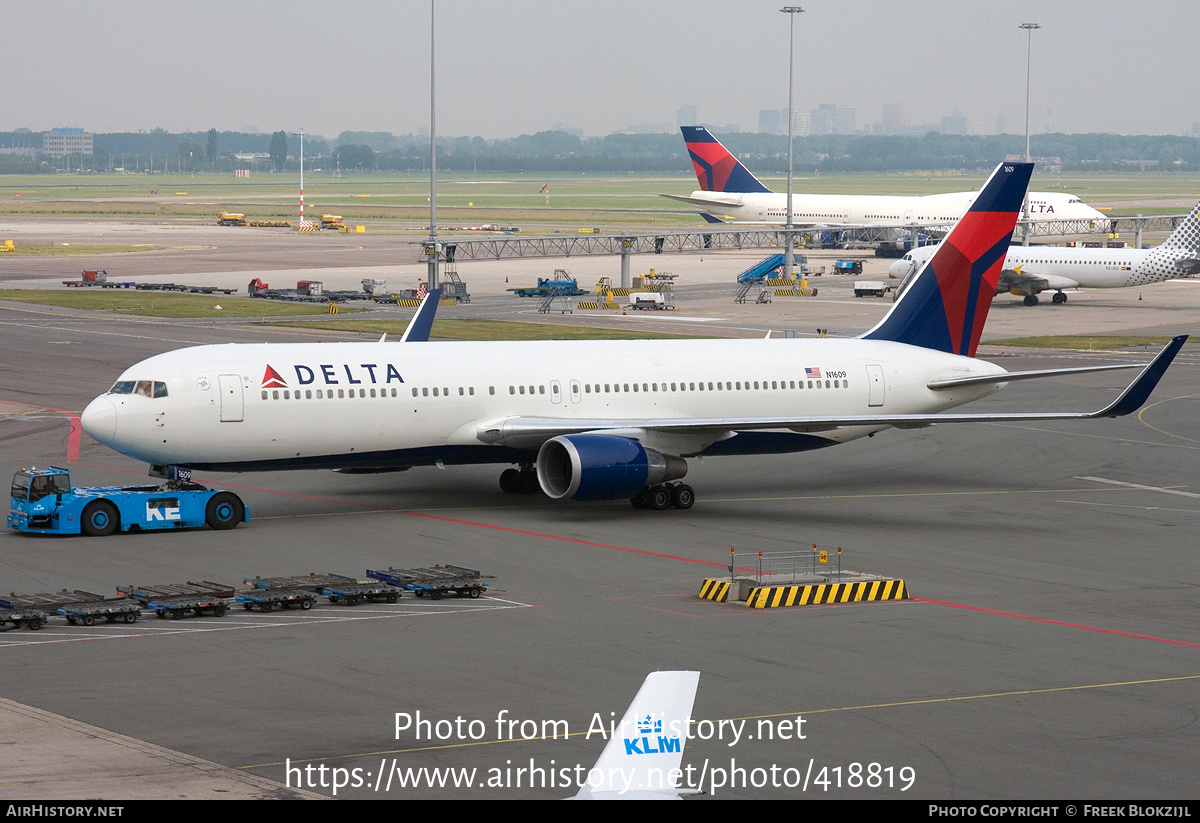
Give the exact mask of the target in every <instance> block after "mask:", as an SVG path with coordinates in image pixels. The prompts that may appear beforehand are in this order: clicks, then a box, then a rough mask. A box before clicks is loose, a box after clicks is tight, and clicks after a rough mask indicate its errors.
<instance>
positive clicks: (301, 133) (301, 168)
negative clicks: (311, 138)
mask: <svg viewBox="0 0 1200 823" xmlns="http://www.w3.org/2000/svg"><path fill="white" fill-rule="evenodd" d="M292 134H293V135H299V137H300V223H301V224H302V225H303V223H304V129H300V131H294V132H292Z"/></svg>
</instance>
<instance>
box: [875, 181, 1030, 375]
mask: <svg viewBox="0 0 1200 823" xmlns="http://www.w3.org/2000/svg"><path fill="white" fill-rule="evenodd" d="M1031 174H1033V164H1032V163H1001V164H1000V165H999V166H997V167H996V170H995V171H994V172H992V176H991V177H989V178H988V181H987V183H985V184H984V186H983V188H982V189H981V190H980V192H979V195H978V196H977V197H976V198H975V200H974V202H973V203H971V206H970V208H968V209H967V211H966V213H965V214H964V215H963V216H962V217H960V218H959V220H958V223H956V224H955V225H954V228H953V229H952V230H951V231H950V234H949V236H947V237H946V239H945V240H943V241H942V242H941V244H940V245H939V246H938V247H937V251H936V252H934V254H933V257H931V258H930V259H929V261H928V262H927V263H926V264H925V266H924V267H923V268H922V269H921V270H920V272H918V273H917V275H916V277H915V278H914V279H913V282H912V285H910V286H909V287H908V289H907V290H905V292H904V294H903V295H901V296H900V299H899V300H897V301H896V304H895V305H894V306H892V310H891V311H890V312H888V314H887V316H886V317H884V318H883V320H881V321H880V322H879V325H877V326H876V327H875V328H873V329H871V330H870V331H869V332H867V333H866V334H864V335H863V338H864V339H866V340H893V341H895V342H897V343H910V344H912V345H914V346H921V347H923V348H927V349H936V350H938V351H944V352H951V353H952V354H965V355H967V356H969V357H974V356H975V349H976V348H978V346H979V337H980V335H982V334H983V323H984V321H985V320H986V319H987V313H988V309H989V308H991V305H992V297H993V296H994V295H995V293H996V283H997V282H998V281H999V279H1000V271H1001V269H1003V268H1004V257H1005V255H1006V254H1007V252H1008V245H1009V242H1010V241H1011V239H1012V233H1013V228H1015V226H1016V223H1017V215H1018V214H1019V213H1020V211H1021V202H1022V201H1023V200H1024V199H1025V190H1026V189H1027V188H1028V187H1029V177H1030V175H1031Z"/></svg>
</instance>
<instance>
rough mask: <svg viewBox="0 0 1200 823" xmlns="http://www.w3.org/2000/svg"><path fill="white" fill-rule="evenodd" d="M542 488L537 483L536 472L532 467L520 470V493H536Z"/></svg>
mask: <svg viewBox="0 0 1200 823" xmlns="http://www.w3.org/2000/svg"><path fill="white" fill-rule="evenodd" d="M541 490H542V487H541V485H539V484H538V479H537V472H535V471H534V470H533V469H528V470H524V471H522V472H521V494H537V493H538V492H540V491H541Z"/></svg>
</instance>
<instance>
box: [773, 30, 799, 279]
mask: <svg viewBox="0 0 1200 823" xmlns="http://www.w3.org/2000/svg"><path fill="white" fill-rule="evenodd" d="M779 11H781V12H782V13H784V14H786V15H787V16H788V27H789V29H790V33H789V35H788V164H787V165H788V169H787V214H786V216H785V218H784V225H783V234H784V247H783V277H784V279H785V280H791V279H792V259H793V258H794V256H795V255H793V253H792V252H793V251H794V250H795V247H796V238H795V235H794V234H793V232H792V229H793V228H794V226H793V225H792V129H793V127H794V125H793V124H794V123H795V121H796V115H795V113H794V111H793V102H792V86H793V82H792V81H793V78H794V75H795V72H794V70H793V66H794V63H795V59H796V15H797V14H803V13H804V9H802V8H800V7H799V6H784V7H783V8H781V9H780V10H779Z"/></svg>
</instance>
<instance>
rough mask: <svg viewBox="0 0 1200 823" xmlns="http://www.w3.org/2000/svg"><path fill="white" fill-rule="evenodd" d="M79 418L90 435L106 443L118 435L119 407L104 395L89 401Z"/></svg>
mask: <svg viewBox="0 0 1200 823" xmlns="http://www.w3.org/2000/svg"><path fill="white" fill-rule="evenodd" d="M79 420H80V423H82V425H83V430H84V431H85V432H87V433H88V435H90V436H91V437H94V438H95V439H96V440H99V441H100V442H101V443H104V444H105V445H108V444H109V443H111V442H112V441H113V439H114V438H115V437H116V436H117V407H116V406H114V405H113V404H112V401H111V400H109V399H108V398H107V397H104V396H103V395H102V396H100V397H97V398H96V399H95V400H93V401H92V402H91V403H88V405H87V408H86V409H84V410H83V414H81V415H79Z"/></svg>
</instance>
